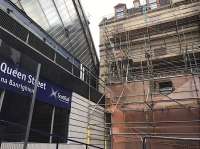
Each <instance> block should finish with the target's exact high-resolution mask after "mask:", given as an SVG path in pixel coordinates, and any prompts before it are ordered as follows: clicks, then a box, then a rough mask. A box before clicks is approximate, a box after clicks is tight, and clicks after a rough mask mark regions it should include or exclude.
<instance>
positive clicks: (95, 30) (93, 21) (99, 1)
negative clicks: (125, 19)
mask: <svg viewBox="0 0 200 149" xmlns="http://www.w3.org/2000/svg"><path fill="white" fill-rule="evenodd" d="M81 3H82V5H83V9H84V11H85V13H86V15H87V17H88V18H89V21H90V30H91V33H92V36H93V39H94V44H95V47H96V50H97V53H98V55H99V26H98V25H99V23H100V21H101V20H102V18H103V17H105V16H108V15H111V14H114V8H113V7H114V6H115V5H117V4H118V3H126V5H127V7H128V8H131V7H133V0H81ZM141 3H144V0H141Z"/></svg>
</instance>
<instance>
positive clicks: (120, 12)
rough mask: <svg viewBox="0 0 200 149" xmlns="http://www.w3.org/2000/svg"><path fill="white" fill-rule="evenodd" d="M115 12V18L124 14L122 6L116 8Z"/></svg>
mask: <svg viewBox="0 0 200 149" xmlns="http://www.w3.org/2000/svg"><path fill="white" fill-rule="evenodd" d="M115 13H116V17H117V19H120V18H123V17H124V15H125V9H124V8H117V9H116V11H115Z"/></svg>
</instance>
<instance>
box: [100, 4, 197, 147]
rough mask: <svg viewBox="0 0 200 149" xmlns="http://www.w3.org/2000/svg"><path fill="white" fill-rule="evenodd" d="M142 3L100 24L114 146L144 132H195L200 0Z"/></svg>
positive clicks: (130, 141) (138, 137) (130, 142)
mask: <svg viewBox="0 0 200 149" xmlns="http://www.w3.org/2000/svg"><path fill="white" fill-rule="evenodd" d="M141 8H142V9H140V11H138V12H137V13H135V14H126V16H124V18H120V19H118V18H116V17H111V18H109V19H108V18H107V19H104V20H103V23H102V24H100V30H101V38H102V42H101V45H100V46H101V49H102V50H101V51H102V54H101V55H102V60H101V63H103V64H104V65H103V66H104V68H101V69H102V70H104V71H103V72H101V76H104V77H105V81H106V82H107V87H108V88H109V89H110V90H112V91H113V92H112V94H113V95H112V96H110V94H109V96H107V100H106V101H107V103H106V107H107V109H108V111H109V112H111V114H112V122H111V123H107V126H108V127H110V126H111V132H112V133H111V138H112V142H114V143H113V146H112V148H114V149H117V148H126V147H127V148H128V147H130V146H131V145H133V141H136V147H138V146H141V138H142V137H144V136H146V135H162V136H176V137H199V136H200V125H199V123H200V23H199V22H200V2H199V1H183V2H180V3H176V4H173V5H172V3H170V4H169V5H164V6H161V7H158V8H157V9H153V10H152V9H150V8H149V6H148V5H146V6H143V7H141ZM142 19H143V20H142ZM168 119H169V120H168ZM138 142H139V145H138V144H137V143H138ZM124 144H126V145H124ZM125 146H126V147H125ZM198 147H199V146H196V148H198Z"/></svg>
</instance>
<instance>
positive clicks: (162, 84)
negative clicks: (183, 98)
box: [159, 81, 174, 95]
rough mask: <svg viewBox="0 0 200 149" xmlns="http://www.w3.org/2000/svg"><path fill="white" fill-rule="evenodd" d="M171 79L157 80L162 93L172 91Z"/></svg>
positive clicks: (166, 93) (165, 93)
mask: <svg viewBox="0 0 200 149" xmlns="http://www.w3.org/2000/svg"><path fill="white" fill-rule="evenodd" d="M173 90H174V89H173V84H172V81H165V82H159V92H160V93H161V94H163V95H168V94H170V93H172V92H173Z"/></svg>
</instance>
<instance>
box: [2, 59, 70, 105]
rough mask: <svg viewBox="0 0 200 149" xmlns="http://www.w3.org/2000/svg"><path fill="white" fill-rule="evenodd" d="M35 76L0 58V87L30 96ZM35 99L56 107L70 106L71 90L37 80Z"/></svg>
mask: <svg viewBox="0 0 200 149" xmlns="http://www.w3.org/2000/svg"><path fill="white" fill-rule="evenodd" d="M34 84H35V76H33V75H32V74H30V73H28V72H25V71H24V70H22V69H20V68H17V67H15V66H13V65H11V64H8V63H7V62H6V61H2V60H1V59H0V88H3V89H7V90H10V91H13V92H16V93H19V94H23V95H26V96H32V94H33V89H34ZM37 87H38V88H37V96H36V99H37V100H39V101H42V102H45V103H48V104H51V105H54V106H56V107H61V108H67V109H69V108H70V107H71V97H72V91H69V90H66V89H63V88H61V87H58V86H56V85H53V84H51V83H49V82H47V81H44V80H41V79H40V80H39V82H38V85H37Z"/></svg>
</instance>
